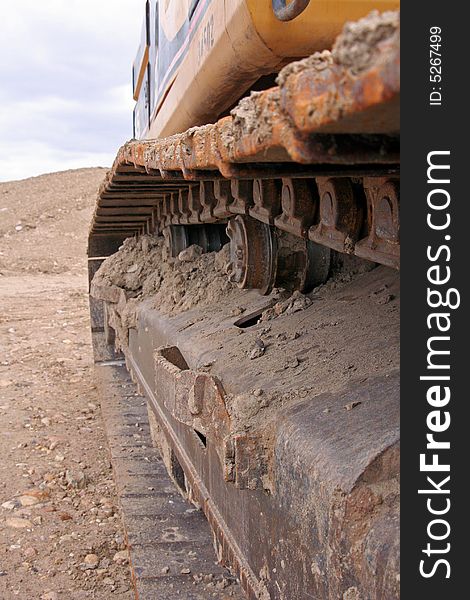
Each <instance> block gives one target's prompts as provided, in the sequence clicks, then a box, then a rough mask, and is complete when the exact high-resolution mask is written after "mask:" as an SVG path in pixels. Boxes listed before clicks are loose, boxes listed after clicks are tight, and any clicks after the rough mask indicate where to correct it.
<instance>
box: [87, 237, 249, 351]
mask: <svg viewBox="0 0 470 600" xmlns="http://www.w3.org/2000/svg"><path fill="white" fill-rule="evenodd" d="M228 262H229V245H226V246H224V247H223V248H222V249H221V250H220V252H208V253H206V254H204V253H203V250H202V248H200V247H199V246H196V245H194V246H190V247H189V248H186V249H185V250H183V251H182V252H180V254H179V255H178V257H177V258H176V259H175V258H170V257H168V255H167V251H166V247H165V243H164V240H163V238H161V237H159V238H158V237H155V236H151V235H143V236H142V237H140V238H138V239H137V238H128V239H127V240H125V242H124V243H123V245H122V246H121V247H120V249H119V250H118V251H117V252H116V253H115V254H113V255H112V256H110V257H108V258H107V259H106V260H105V261H104V262H103V264H102V265H101V267H100V268H99V269H98V271H97V272H96V274H95V276H94V278H93V281H92V285H91V294H92V296H94V297H95V298H98V299H101V300H105V301H106V303H107V306H108V315H109V320H110V324H111V325H112V326H113V327H114V329H115V330H116V332H118V333H119V335H118V338H119V345H120V347H122V345H123V344H124V345H125V339H126V336H127V330H128V329H129V328H130V327H135V326H136V322H137V310H138V308H139V305H140V304H141V303H142V302H143V301H144V300H149V301H150V303H151V306H153V307H154V308H157V309H158V310H159V311H160V312H162V313H165V314H177V313H180V312H183V311H186V310H189V309H191V308H193V307H195V306H206V305H211V304H214V303H217V302H218V301H219V300H220V299H221V298H222V297H225V296H226V295H227V293H229V292H233V293H237V292H238V290H237V289H236V288H235V287H234V285H233V284H232V283H230V281H229V280H228V277H227V274H226V268H227V264H228ZM238 293H240V292H238Z"/></svg>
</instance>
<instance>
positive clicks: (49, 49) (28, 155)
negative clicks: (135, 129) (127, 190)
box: [0, 0, 145, 181]
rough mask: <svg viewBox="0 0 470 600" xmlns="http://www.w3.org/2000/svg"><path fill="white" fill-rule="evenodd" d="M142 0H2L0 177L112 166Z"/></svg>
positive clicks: (125, 117)
mask: <svg viewBox="0 0 470 600" xmlns="http://www.w3.org/2000/svg"><path fill="white" fill-rule="evenodd" d="M144 6H145V2H144V0H20V1H17V0H0V19H1V23H0V180H1V181H7V180H11V179H22V178H25V177H30V176H33V175H39V174H41V173H48V172H52V171H61V170H64V169H71V168H78V167H92V166H104V167H106V166H110V165H111V163H112V161H113V159H114V156H115V154H116V151H117V149H118V148H119V146H121V145H122V144H123V143H124V142H125V141H126V140H128V139H130V138H131V137H132V109H133V105H134V104H133V100H132V93H131V68H132V62H133V59H134V55H135V53H136V51H137V46H138V44H139V37H140V28H141V24H142V20H143V15H144Z"/></svg>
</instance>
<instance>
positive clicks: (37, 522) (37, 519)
mask: <svg viewBox="0 0 470 600" xmlns="http://www.w3.org/2000/svg"><path fill="white" fill-rule="evenodd" d="M33 525H42V517H41V516H40V515H38V516H37V517H34V519H33Z"/></svg>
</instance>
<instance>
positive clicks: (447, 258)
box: [401, 0, 470, 600]
mask: <svg viewBox="0 0 470 600" xmlns="http://www.w3.org/2000/svg"><path fill="white" fill-rule="evenodd" d="M466 21H467V20H466V18H465V16H464V15H463V14H462V13H460V14H459V11H458V5H457V3H450V2H446V3H444V2H442V1H441V2H437V1H435V0H429V1H428V2H426V3H422V4H417V3H415V2H409V3H407V4H405V5H404V6H402V12H401V25H402V29H401V32H402V58H403V60H402V85H401V89H402V94H401V98H402V105H401V111H402V112H401V123H402V127H401V141H402V144H401V148H402V150H401V247H402V248H401V249H402V254H401V256H402V266H401V278H402V314H401V319H402V344H401V360H402V367H401V369H402V370H401V397H402V457H403V460H402V497H401V498H402V500H401V506H402V538H401V541H402V552H401V582H402V596H401V597H402V598H405V599H413V600H415V599H421V598H426V600H433V599H434V598H436V599H437V598H439V599H442V598H445V599H453V598H456V599H457V598H459V599H460V598H463V597H466V596H467V595H468V592H465V591H464V590H465V589H466V588H467V585H466V584H467V571H468V567H467V552H466V548H465V546H464V543H465V541H466V537H467V531H468V529H469V527H468V522H469V514H468V509H467V504H468V501H467V497H466V494H467V492H466V488H467V471H468V467H467V465H466V461H467V457H468V456H469V447H468V444H469V440H470V435H469V432H468V431H467V430H468V423H469V419H468V404H469V401H468V392H467V390H466V388H465V383H466V381H465V372H466V371H468V369H469V367H468V365H467V353H468V351H467V348H466V342H467V331H470V327H469V325H468V323H467V317H468V312H467V300H466V299H467V297H468V277H467V276H466V275H467V272H468V266H467V261H468V258H467V256H468V250H467V244H466V241H467V239H468V237H469V234H468V232H467V230H468V225H467V223H468V220H467V214H468V203H469V201H468V197H467V196H468V192H467V193H465V192H466V190H465V189H464V182H465V175H466V172H467V171H468V167H467V165H466V157H467V153H468V150H467V147H466V146H467V133H466V129H467V120H468V115H467V105H468V102H467V99H466V92H465V89H466V87H467V85H466V84H467V74H466V58H467V56H468V49H467V47H466V46H467V40H468V37H469V34H468V26H467V24H466ZM432 27H438V28H440V29H441V34H440V35H441V38H442V39H441V45H440V47H439V48H435V50H436V51H437V52H439V54H440V55H441V56H440V58H441V64H440V65H436V63H438V62H439V61H435V60H434V63H435V64H434V65H432V64H431V63H430V58H434V59H435V58H436V57H438V55H437V54H431V52H430V51H431V48H430V45H431V43H432V41H431V39H430V35H431V33H432V32H431V28H432ZM433 31H437V30H436V29H434V30H433ZM433 39H434V40H437V38H433ZM431 66H440V67H441V69H440V71H441V72H440V75H441V77H442V81H438V79H439V78H438V77H435V75H436V74H438V73H439V69H431V68H430V67H431ZM430 77H432V78H433V79H435V80H436V81H430ZM433 88H435V89H433ZM431 92H439V93H440V94H441V95H442V100H441V102H440V104H439V103H438V100H439V95H438V94H437V93H435V94H434V95H433V96H431V100H432V101H433V102H434V104H431V103H430V94H431ZM430 153H434V154H430ZM438 153H439V154H438ZM430 163H433V164H440V165H448V166H450V169H448V170H447V169H440V168H434V169H433V168H431V170H430V172H429V173H428V167H429V164H430ZM428 175H429V177H428ZM428 179H429V181H428ZM447 199H449V203H448V206H446V204H447ZM439 203H441V205H442V206H444V208H442V210H441V209H437V208H433V207H432V205H437V204H439ZM447 215H448V217H447ZM448 218H450V222H449V224H448V227H445V228H443V229H433V226H436V225H437V226H442V225H443V224H444V223H446V222H447V219H448ZM428 219H429V221H428ZM430 223H431V224H430ZM446 236H447V237H446ZM448 236H450V238H449V237H448ZM436 267H437V268H436ZM431 268H432V270H431V271H430V270H429V269H431ZM447 276H449V280H448V281H446V282H441V283H436V282H435V280H442V279H446V278H447ZM431 280H434V282H432V281H431ZM452 289H453V290H455V291H454V292H451V291H450V290H452ZM428 290H429V291H428ZM438 293H441V295H442V297H443V298H444V299H445V298H448V299H449V300H450V302H449V304H452V305H456V304H457V299H458V298H460V306H459V307H458V308H449V307H445V306H443V305H441V306H437V307H434V308H433V307H432V306H431V305H430V304H431V303H433V304H437V305H438V304H439V295H438ZM428 294H430V295H428ZM447 294H450V296H447ZM444 302H445V300H444ZM435 313H441V314H443V315H447V316H442V317H440V321H439V323H440V325H441V327H442V329H445V328H446V327H447V326H449V328H448V331H439V329H438V325H437V323H438V317H432V316H430V315H432V314H435ZM445 338H449V339H445ZM428 344H429V345H430V346H429V348H431V353H430V350H429V348H428ZM436 349H438V350H442V351H445V352H449V354H432V352H433V351H435V350H436ZM428 361H430V363H432V364H431V366H430V363H428ZM433 366H434V368H433ZM446 366H449V368H448V369H447V368H445V367H446ZM421 376H424V377H430V376H432V377H441V378H442V377H447V376H448V377H449V380H446V379H436V380H434V381H433V380H431V379H420V377H421ZM432 387H435V388H436V389H435V390H434V392H429V394H428V390H429V389H430V388H432ZM445 387H448V388H449V392H450V399H449V401H448V402H445V401H444V400H442V401H440V399H441V398H443V397H445V393H446V391H445ZM433 404H434V405H433ZM448 419H450V423H448ZM447 425H448V426H447ZM438 427H442V429H443V431H441V432H435V431H432V430H433V429H434V430H436V429H437V428H438ZM427 434H434V439H435V440H438V441H440V442H442V443H443V444H445V443H447V442H449V443H450V448H449V449H447V448H445V447H444V446H443V447H442V448H439V449H432V448H431V449H430V448H427V447H426V446H427V444H428V442H429V440H428V438H427V437H426V436H427ZM421 454H424V455H425V458H423V461H424V462H423V465H422V466H421V468H420V455H421ZM434 454H435V455H436V456H435V457H433V455H434ZM433 460H434V461H438V463H439V465H449V467H450V470H449V471H445V470H441V469H442V468H445V467H441V466H439V467H438V470H436V471H430V470H428V471H426V470H425V469H426V468H429V467H425V466H424V463H426V464H429V463H432V461H433ZM423 467H424V468H423ZM448 476H450V479H448V480H447V479H446V478H447V477H448ZM427 477H430V478H431V479H432V480H433V481H434V483H432V482H431V481H430V480H428V479H427ZM438 488H439V489H440V491H439V490H438ZM418 490H425V491H424V493H418ZM426 490H427V491H426ZM446 490H448V491H449V493H447V492H446ZM447 508H448V510H446V512H444V510H445V509H447ZM431 510H434V511H435V512H436V514H432V513H431V512H430V511H431ZM437 511H443V512H442V514H440V515H439V514H437ZM436 520H437V522H436ZM439 520H441V521H442V522H439ZM446 523H448V526H447V524H446ZM432 536H434V537H435V538H439V537H441V538H442V539H440V540H438V539H432ZM428 544H429V546H428ZM447 544H448V545H447ZM421 561H423V562H421ZM438 561H442V562H438ZM420 568H421V573H420ZM422 573H425V574H426V575H427V576H424V575H423V574H422ZM447 576H448V577H447Z"/></svg>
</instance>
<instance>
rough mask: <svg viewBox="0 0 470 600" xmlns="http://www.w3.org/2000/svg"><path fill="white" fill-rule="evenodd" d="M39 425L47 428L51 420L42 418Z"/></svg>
mask: <svg viewBox="0 0 470 600" xmlns="http://www.w3.org/2000/svg"><path fill="white" fill-rule="evenodd" d="M41 423H42V424H43V425H45V426H46V427H49V425H50V424H51V420H50V419H49V417H44V418H42V419H41Z"/></svg>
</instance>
